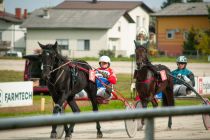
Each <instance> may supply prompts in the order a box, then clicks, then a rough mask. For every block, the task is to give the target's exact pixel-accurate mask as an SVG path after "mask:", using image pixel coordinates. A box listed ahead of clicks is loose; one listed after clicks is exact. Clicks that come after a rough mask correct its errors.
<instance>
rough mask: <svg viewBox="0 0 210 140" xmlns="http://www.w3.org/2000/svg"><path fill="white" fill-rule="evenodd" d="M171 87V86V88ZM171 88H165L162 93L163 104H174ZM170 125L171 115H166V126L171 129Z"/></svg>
mask: <svg viewBox="0 0 210 140" xmlns="http://www.w3.org/2000/svg"><path fill="white" fill-rule="evenodd" d="M172 89H173V88H172ZM172 89H171V88H168V87H167V88H166V91H165V92H164V94H163V106H174V95H173V90H172ZM171 126H172V116H169V117H168V128H169V129H171Z"/></svg>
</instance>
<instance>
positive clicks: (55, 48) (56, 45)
mask: <svg viewBox="0 0 210 140" xmlns="http://www.w3.org/2000/svg"><path fill="white" fill-rule="evenodd" d="M52 47H53V49H54V50H57V47H58V42H57V41H56V42H55V44H54V45H53V46H52Z"/></svg>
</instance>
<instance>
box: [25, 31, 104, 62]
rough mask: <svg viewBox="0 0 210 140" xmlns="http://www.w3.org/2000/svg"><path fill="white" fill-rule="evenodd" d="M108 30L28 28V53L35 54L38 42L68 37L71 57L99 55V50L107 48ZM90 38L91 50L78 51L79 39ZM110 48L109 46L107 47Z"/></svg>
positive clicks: (46, 42) (51, 42)
mask: <svg viewBox="0 0 210 140" xmlns="http://www.w3.org/2000/svg"><path fill="white" fill-rule="evenodd" d="M106 32H107V30H92V29H91V30H88V29H85V30H73V29H72V30H70V29H66V30H60V29H57V30H47V29H43V30H41V29H39V30H38V29H36V30H33V29H28V30H27V42H26V46H27V47H26V48H27V50H26V54H33V53H34V50H35V49H39V45H38V43H37V42H40V43H41V44H54V43H55V41H56V39H68V41H69V42H68V43H69V52H68V54H69V56H70V57H71V58H77V57H85V56H88V57H98V52H99V50H102V49H106V48H107V36H106ZM78 39H88V40H90V51H78V50H77V40H78ZM107 49H108V48H107Z"/></svg>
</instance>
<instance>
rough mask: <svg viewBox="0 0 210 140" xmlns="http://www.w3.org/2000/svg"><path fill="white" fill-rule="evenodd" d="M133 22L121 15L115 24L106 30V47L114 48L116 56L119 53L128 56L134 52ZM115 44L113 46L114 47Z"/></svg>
mask: <svg viewBox="0 0 210 140" xmlns="http://www.w3.org/2000/svg"><path fill="white" fill-rule="evenodd" d="M135 34H136V30H135V24H134V23H128V21H127V20H126V19H125V18H124V17H121V18H120V19H119V20H118V21H117V22H116V24H115V25H114V26H113V27H112V28H111V29H109V30H108V38H107V40H108V48H109V49H111V50H114V49H116V50H115V55H116V57H117V56H119V55H122V56H127V57H129V56H130V55H131V54H133V53H134V45H133V40H134V39H135ZM114 46H115V48H114Z"/></svg>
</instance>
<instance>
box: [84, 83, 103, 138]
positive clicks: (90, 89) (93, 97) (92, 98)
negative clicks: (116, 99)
mask: <svg viewBox="0 0 210 140" xmlns="http://www.w3.org/2000/svg"><path fill="white" fill-rule="evenodd" d="M85 91H86V92H87V93H88V97H89V99H90V101H91V104H92V107H93V111H98V103H97V101H96V93H97V88H96V87H95V86H93V85H89V87H88V88H87V89H85ZM91 93H92V94H91ZM93 93H94V94H93ZM96 129H97V138H102V137H103V133H102V132H101V125H100V123H99V121H96Z"/></svg>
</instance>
